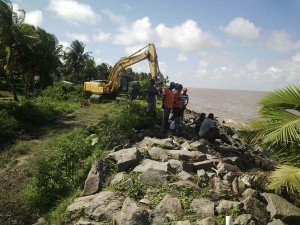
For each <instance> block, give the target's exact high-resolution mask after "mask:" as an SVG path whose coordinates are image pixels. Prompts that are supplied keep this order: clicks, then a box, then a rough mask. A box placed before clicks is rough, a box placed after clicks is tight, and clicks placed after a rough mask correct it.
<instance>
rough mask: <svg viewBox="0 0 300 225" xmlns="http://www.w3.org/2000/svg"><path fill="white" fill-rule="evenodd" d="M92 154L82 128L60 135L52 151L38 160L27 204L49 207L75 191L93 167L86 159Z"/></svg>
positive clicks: (27, 191)
mask: <svg viewBox="0 0 300 225" xmlns="http://www.w3.org/2000/svg"><path fill="white" fill-rule="evenodd" d="M91 154H92V151H91V148H90V147H89V146H88V145H87V144H86V142H85V135H84V133H83V132H82V131H81V130H74V131H72V132H70V133H68V134H65V135H63V136H61V137H59V138H58V139H57V140H56V143H55V147H54V149H52V152H51V153H50V154H49V155H46V156H44V157H43V158H41V159H40V161H39V162H38V165H37V173H36V175H35V176H34V177H33V179H32V181H31V183H30V184H29V185H28V187H27V188H26V191H25V196H26V197H27V203H28V205H29V206H30V207H34V208H36V207H40V208H44V209H46V208H48V207H51V206H53V205H54V204H55V203H56V201H58V200H60V199H62V198H64V197H66V196H68V195H69V194H70V193H72V192H73V191H74V190H76V188H77V187H78V185H79V184H81V183H82V181H83V179H84V178H85V176H86V174H87V172H88V169H89V168H90V165H89V163H86V162H87V161H88V160H86V159H87V158H88V157H89V156H91ZM88 162H89V161H88Z"/></svg>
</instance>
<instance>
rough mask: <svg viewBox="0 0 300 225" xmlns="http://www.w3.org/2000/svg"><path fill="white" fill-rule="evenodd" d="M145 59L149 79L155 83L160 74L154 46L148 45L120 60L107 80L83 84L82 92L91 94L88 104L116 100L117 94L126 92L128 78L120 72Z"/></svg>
mask: <svg viewBox="0 0 300 225" xmlns="http://www.w3.org/2000/svg"><path fill="white" fill-rule="evenodd" d="M144 49H146V50H144ZM143 50H144V51H143ZM145 59H148V61H149V67H150V72H151V78H152V79H155V81H157V76H158V74H159V73H160V71H159V66H158V61H157V54H156V49H155V45H154V44H152V43H150V44H148V45H147V46H145V47H144V48H141V49H139V50H138V51H136V52H134V53H132V54H131V55H129V56H126V57H123V58H121V59H120V60H119V61H118V62H117V63H116V64H115V65H114V67H113V68H112V70H111V72H110V74H109V76H108V79H107V80H94V81H90V82H84V90H85V91H87V92H91V93H92V96H91V97H90V102H92V103H96V102H98V103H99V102H102V101H104V100H112V99H116V97H117V95H118V94H120V93H124V92H127V91H128V77H126V76H123V75H122V72H123V71H124V70H125V69H126V68H127V67H129V66H131V65H133V64H136V63H138V62H140V61H142V60H145Z"/></svg>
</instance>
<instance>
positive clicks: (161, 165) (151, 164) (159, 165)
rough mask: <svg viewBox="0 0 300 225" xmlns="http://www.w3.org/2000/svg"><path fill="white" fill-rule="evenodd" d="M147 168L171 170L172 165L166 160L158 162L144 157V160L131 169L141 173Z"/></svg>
mask: <svg viewBox="0 0 300 225" xmlns="http://www.w3.org/2000/svg"><path fill="white" fill-rule="evenodd" d="M148 169H156V170H161V171H165V172H173V170H172V167H171V166H170V164H169V163H168V162H158V161H155V160H151V159H144V161H143V162H142V163H141V164H140V165H138V166H137V167H135V168H134V169H133V171H134V172H139V173H143V172H145V171H146V170H148Z"/></svg>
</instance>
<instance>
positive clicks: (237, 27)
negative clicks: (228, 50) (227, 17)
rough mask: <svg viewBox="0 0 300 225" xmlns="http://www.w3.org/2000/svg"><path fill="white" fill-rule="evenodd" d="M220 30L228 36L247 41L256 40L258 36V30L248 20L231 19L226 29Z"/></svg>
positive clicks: (240, 18)
mask: <svg viewBox="0 0 300 225" xmlns="http://www.w3.org/2000/svg"><path fill="white" fill-rule="evenodd" d="M221 29H222V30H223V31H224V32H225V33H226V34H228V35H230V36H234V37H240V38H245V39H249V40H255V39H258V38H259V36H260V34H259V33H260V28H258V27H256V26H255V25H254V24H253V23H252V22H250V20H247V19H245V18H242V17H237V18H235V19H233V20H232V21H230V22H229V24H228V25H227V26H226V27H224V28H221Z"/></svg>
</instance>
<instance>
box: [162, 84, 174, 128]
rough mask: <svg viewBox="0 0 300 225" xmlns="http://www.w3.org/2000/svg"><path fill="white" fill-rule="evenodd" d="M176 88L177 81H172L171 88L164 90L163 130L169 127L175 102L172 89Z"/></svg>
mask: <svg viewBox="0 0 300 225" xmlns="http://www.w3.org/2000/svg"><path fill="white" fill-rule="evenodd" d="M174 88H175V83H174V82H171V83H170V86H169V88H165V89H164V90H163V99H162V108H163V121H162V130H163V131H164V130H165V129H168V127H169V117H170V113H171V110H172V108H173V103H174V94H173V93H172V90H173V89H174Z"/></svg>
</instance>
